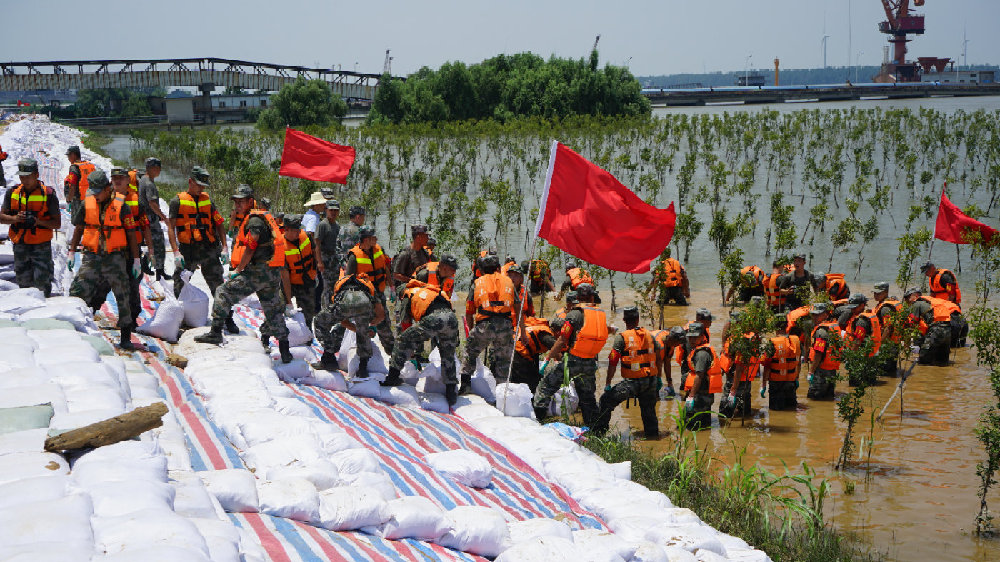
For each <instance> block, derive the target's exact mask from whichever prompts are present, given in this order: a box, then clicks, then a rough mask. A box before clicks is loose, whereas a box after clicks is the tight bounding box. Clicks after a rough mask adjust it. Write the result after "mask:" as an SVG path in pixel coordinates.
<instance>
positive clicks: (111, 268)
mask: <svg viewBox="0 0 1000 562" xmlns="http://www.w3.org/2000/svg"><path fill="white" fill-rule="evenodd" d="M87 180H88V182H89V186H88V188H87V197H86V199H85V200H84V201H83V203H82V204H81V205H80V206H79V207H78V208H77V210H76V213H75V214H74V215H73V226H74V227H75V228H74V230H73V238H72V239H71V240H70V243H69V256H68V258H69V259H68V262H67V266H68V267H69V268H70V269H73V263H74V258H75V256H74V255H73V254H74V252H75V251H76V247H77V245H78V244H80V242H81V241H82V242H83V247H84V249H85V252H84V254H83V264H82V265H81V266H80V272H79V273H78V274H77V275H76V278H75V279H73V284H72V285H71V286H70V288H69V295H70V296H71V297H80V298H82V299H83V300H84V301H85V302H88V303H89V302H91V301H92V300H93V299H94V297H95V292H96V291H97V290H98V288H99V287H100V286H102V285H103V282H104V281H107V282H108V284H110V285H111V291H112V292H113V293H114V295H115V300H116V301H117V302H118V327H119V328H120V329H121V340H120V343H119V346H120V347H121V348H122V349H127V350H131V349H135V348H134V346H133V345H132V328H133V321H132V310H131V308H130V306H129V267H128V261H127V253H126V252H127V251H129V250H130V251H131V252H132V255H134V256H137V255H139V244H138V242H137V241H136V233H135V224H134V222H133V221H132V212H131V210H130V209H129V207H128V205H126V204H124V203H123V202H121V201H118V200H116V199H114V198H113V197H112V195H111V193H112V192H111V182H110V181H109V180H108V176H107V175H105V174H104V172H103V171H101V170H94V171H93V172H91V173H90V174H89V175H88V176H87ZM88 206H90V207H92V209H91V212H89V213H88V211H87V207H88ZM141 273H142V271H141V268H140V265H139V259H138V258H136V259H133V260H132V268H131V274H132V277H136V278H137V277H139V275H141Z"/></svg>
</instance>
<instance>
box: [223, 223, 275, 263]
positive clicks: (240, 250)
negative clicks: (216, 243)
mask: <svg viewBox="0 0 1000 562" xmlns="http://www.w3.org/2000/svg"><path fill="white" fill-rule="evenodd" d="M254 215H257V216H260V217H263V218H264V220H266V221H267V224H268V225H269V226H270V227H271V237H272V238H273V239H274V254H272V255H271V259H269V260H268V262H267V265H269V266H271V267H281V266H283V265H285V237H284V236H282V235H281V230H280V229H279V228H278V223H276V222H274V217H272V216H271V213H268V212H267V211H262V210H259V209H254V210H252V211H250V212H249V213H247V216H246V217H245V218H244V219H243V223H242V224H241V225H240V230H239V232H237V233H236V238H235V239H234V240H233V253H232V256H231V257H230V258H229V265H230V267H232V268H233V269H235V268H236V267H237V266H238V265H239V264H240V262H241V261H242V260H243V254H245V253H246V251H247V250H248V249H249V247H248V246H247V244H249V243H250V234H249V233H248V232H247V222H249V220H250V217H252V216H254Z"/></svg>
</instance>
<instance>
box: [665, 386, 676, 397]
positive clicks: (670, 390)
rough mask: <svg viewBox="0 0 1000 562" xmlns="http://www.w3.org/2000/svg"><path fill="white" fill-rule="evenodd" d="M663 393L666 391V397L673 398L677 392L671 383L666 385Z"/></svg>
mask: <svg viewBox="0 0 1000 562" xmlns="http://www.w3.org/2000/svg"><path fill="white" fill-rule="evenodd" d="M665 393H666V395H667V397H668V398H673V397H674V396H677V392H676V391H674V385H672V384H671V385H667V389H666V390H665Z"/></svg>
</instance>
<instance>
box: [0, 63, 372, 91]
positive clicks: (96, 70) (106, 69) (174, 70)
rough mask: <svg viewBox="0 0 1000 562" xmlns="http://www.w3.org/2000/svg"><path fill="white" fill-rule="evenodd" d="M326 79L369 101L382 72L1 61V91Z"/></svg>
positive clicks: (258, 86) (251, 85) (272, 86)
mask: <svg viewBox="0 0 1000 562" xmlns="http://www.w3.org/2000/svg"><path fill="white" fill-rule="evenodd" d="M299 77H303V78H306V79H319V80H324V81H326V82H327V83H329V84H330V87H331V88H333V91H334V92H336V93H338V94H340V96H341V97H343V98H345V99H347V98H354V99H366V100H371V99H374V97H375V88H376V87H377V86H378V82H379V79H380V78H381V76H380V75H378V74H364V73H359V72H351V71H342V70H331V69H326V68H307V67H304V66H289V65H282V64H268V63H260V62H248V61H241V60H230V59H217V58H199V59H157V60H86V61H47V62H0V91H25V90H83V89H100V88H155V87H158V86H160V87H163V88H170V87H174V86H196V87H198V88H199V89H200V90H201V91H202V92H203V93H205V94H207V93H208V92H211V91H212V90H213V89H215V88H216V87H230V86H232V87H236V88H243V89H247V90H266V91H277V90H280V89H281V87H282V86H283V85H285V84H288V83H290V82H294V81H295V80H296V79H297V78H299Z"/></svg>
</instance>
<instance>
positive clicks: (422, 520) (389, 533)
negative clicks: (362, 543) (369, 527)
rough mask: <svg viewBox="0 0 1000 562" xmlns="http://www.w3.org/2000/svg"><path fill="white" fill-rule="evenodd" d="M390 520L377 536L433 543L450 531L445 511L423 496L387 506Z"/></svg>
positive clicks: (401, 500)
mask: <svg viewBox="0 0 1000 562" xmlns="http://www.w3.org/2000/svg"><path fill="white" fill-rule="evenodd" d="M386 512H387V514H388V516H389V518H388V519H387V520H386V522H385V523H383V524H382V525H381V526H380V527H378V530H377V534H378V535H379V536H381V537H383V538H386V539H389V540H398V539H416V540H420V541H433V540H436V539H438V538H439V537H441V535H443V534H444V533H445V532H446V531H447V530H448V521H447V520H446V518H445V515H444V511H443V510H442V509H441V508H440V507H438V506H437V505H436V504H435V503H434V502H432V501H431V500H429V499H427V498H425V497H423V496H407V497H404V498H398V499H395V500H392V501H390V502H388V503H387V504H386Z"/></svg>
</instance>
